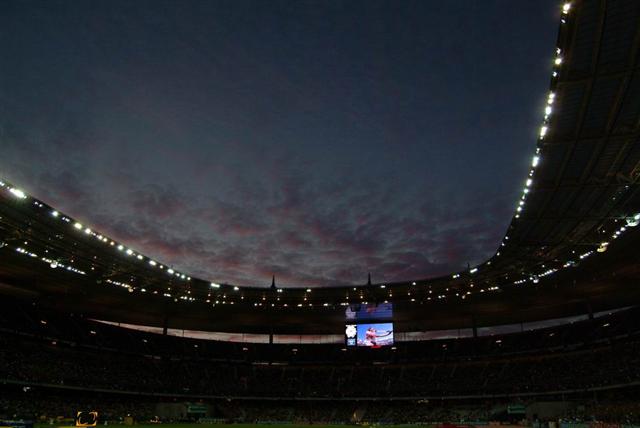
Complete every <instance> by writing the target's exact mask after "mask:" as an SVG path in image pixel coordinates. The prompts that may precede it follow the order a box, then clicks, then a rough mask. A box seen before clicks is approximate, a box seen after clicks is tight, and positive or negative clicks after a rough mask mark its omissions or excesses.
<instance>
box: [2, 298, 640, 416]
mask: <svg viewBox="0 0 640 428" xmlns="http://www.w3.org/2000/svg"><path fill="white" fill-rule="evenodd" d="M638 320H640V312H639V311H638V310H635V309H632V310H629V311H625V312H624V313H618V314H614V315H611V316H608V317H605V318H602V319H592V320H587V321H583V322H580V323H576V324H572V325H566V326H560V327H555V328H552V329H547V330H541V331H535V332H523V333H518V334H512V335H505V336H495V337H483V338H471V339H457V340H453V339H452V340H434V341H429V343H401V344H397V346H396V350H393V349H391V348H388V349H386V350H356V351H351V350H349V351H344V350H343V347H342V346H340V345H306V346H291V345H257V344H233V343H220V342H211V341H204V340H195V339H185V338H177V337H167V336H162V335H157V334H151V333H144V332H139V331H133V330H128V329H123V328H120V327H116V326H111V325H105V324H100V323H96V322H93V321H90V320H85V319H83V318H82V317H78V316H74V315H72V314H50V313H47V314H44V313H40V312H39V311H37V309H33V310H23V308H20V310H19V311H16V312H15V313H11V312H10V311H5V312H2V313H0V384H2V383H4V384H5V385H20V386H21V387H25V388H27V389H28V388H30V387H34V388H48V389H51V390H55V391H58V392H60V391H77V390H78V389H80V390H82V391H85V392H86V393H87V394H88V396H89V397H90V396H91V394H94V393H96V392H99V391H101V393H115V392H118V393H122V392H126V393H135V394H136V395H138V396H148V397H150V396H153V397H156V398H154V399H155V400H157V399H170V398H172V397H173V398H174V399H175V398H176V397H178V398H180V399H199V400H200V399H204V400H223V401H216V403H218V404H216V406H217V407H216V408H217V409H218V412H219V413H220V415H222V416H223V417H224V418H225V419H228V420H237V421H260V420H263V419H264V420H271V421H272V420H282V421H299V422H311V421H315V422H318V421H321V422H330V421H334V422H335V421H343V422H344V421H349V420H351V419H353V418H354V417H357V418H362V420H363V421H368V422H374V421H375V422H389V423H391V422H394V423H404V422H417V421H424V422H426V421H429V420H433V419H436V420H465V419H466V420H471V419H474V418H477V419H480V420H486V419H488V418H489V417H490V413H491V412H490V408H489V407H487V406H484V407H483V406H477V405H474V406H473V407H472V408H471V409H470V410H468V411H467V410H465V411H462V410H461V409H460V408H455V409H454V408H452V407H450V406H439V407H434V406H431V405H417V404H416V403H421V402H420V401H418V400H419V399H431V400H433V399H439V398H448V399H451V398H457V399H461V398H469V397H474V398H475V399H478V400H483V399H486V398H487V397H494V398H495V397H496V396H497V397H501V398H505V397H507V398H508V397H514V396H520V397H535V396H537V395H539V394H556V395H557V394H564V395H566V394H569V395H570V394H574V393H580V391H594V393H595V391H602V390H603V389H604V390H608V389H616V388H623V387H630V386H633V385H635V384H638V383H640V334H639V333H640V327H638V325H639V324H638ZM294 349H295V351H294ZM378 351H380V352H378ZM287 355H288V356H289V357H287ZM109 391H110V392H109ZM157 397H159V398H157ZM0 398H1V399H2V400H3V401H0V416H2V415H4V416H5V417H7V416H13V415H18V414H21V415H24V414H27V415H35V414H38V413H39V414H40V416H41V415H42V414H43V412H44V413H46V414H53V413H56V412H58V413H60V412H62V413H65V414H68V413H69V412H70V411H71V410H76V407H77V405H73V406H72V405H67V407H63V406H62V405H61V403H62V401H60V402H56V401H55V400H53V401H49V402H48V403H49V405H51V406H54V407H55V409H56V411H53V408H49V407H46V406H45V407H43V406H42V405H40V404H39V403H38V400H33V399H24V397H23V398H22V399H20V398H19V397H15V396H11V395H9V396H6V397H2V395H1V394H0ZM229 398H243V399H244V401H242V403H243V405H241V406H229V405H225V403H226V402H225V401H224V399H229ZM252 398H253V399H259V398H268V399H274V398H277V399H280V400H289V402H290V404H288V405H286V406H283V405H280V404H279V405H272V404H271V403H275V402H276V401H270V400H265V403H266V404H256V403H255V402H254V403H253V404H250V403H251V401H247V400H248V399H249V400H250V399H252ZM399 398H400V399H402V398H405V399H407V398H409V399H411V400H413V401H406V400H405V401H402V400H399V401H397V402H392V401H390V399H399ZM293 399H297V400H299V401H295V402H294V401H291V400H293ZM305 399H312V400H315V401H313V402H312V404H309V403H310V402H307V401H304V400H305ZM353 399H361V401H360V402H357V401H355V400H353ZM371 399H375V400H377V401H372V400H371ZM324 400H326V401H324ZM331 400H334V401H331ZM335 400H342V401H335ZM350 400H351V401H350ZM152 401H153V400H152ZM65 402H67V403H68V401H65ZM236 402H237V401H236ZM104 403H108V401H106V402H103V405H104ZM130 403H131V401H126V400H124V401H122V400H119V399H114V400H113V401H112V405H111V407H107V410H106V411H105V412H104V413H105V414H108V415H111V416H112V417H114V418H115V417H116V416H117V415H124V414H127V413H129V414H136V416H140V417H144V418H149V417H152V415H151V413H152V406H151V404H149V406H147V407H145V405H143V404H140V403H136V405H135V406H130ZM278 403H282V401H279V402H278ZM291 403H295V404H291ZM363 403H365V404H363ZM128 406H129V407H128ZM110 409H113V410H110ZM590 409H596V410H593V412H594V414H602V415H605V417H606V418H608V419H611V420H613V419H616V420H622V419H624V418H626V420H630V419H634V418H635V415H637V414H640V412H638V411H637V409H635V408H633V407H632V406H630V405H627V406H626V407H621V406H617V405H616V401H615V400H614V401H611V402H610V404H607V405H600V407H597V408H596V407H593V406H592V407H590ZM594 414H591V415H588V414H587V415H585V414H583V415H581V416H580V417H581V418H591V419H593V418H594V417H596V416H594Z"/></svg>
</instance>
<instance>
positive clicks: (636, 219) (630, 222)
mask: <svg viewBox="0 0 640 428" xmlns="http://www.w3.org/2000/svg"><path fill="white" fill-rule="evenodd" d="M570 9H571V3H565V4H564V5H563V6H562V18H561V23H562V24H565V23H566V22H567V20H566V18H567V16H568V14H569V11H570ZM562 62H563V56H562V50H561V48H559V47H558V48H556V51H555V58H554V68H553V72H552V78H553V79H555V78H557V77H558V75H559V69H560V66H561V65H562ZM555 97H556V94H555V92H553V91H551V92H549V94H548V96H547V102H546V104H547V105H546V106H545V109H544V117H543V122H542V126H541V127H540V132H539V138H538V147H537V148H536V152H535V155H534V156H533V158H532V161H531V169H530V170H529V175H528V177H527V180H526V181H525V187H524V189H523V191H522V195H521V197H520V200H519V201H518V205H517V207H516V211H515V215H514V218H515V219H519V218H520V215H521V214H522V211H523V210H524V207H525V204H526V199H527V195H528V194H529V192H530V189H531V186H532V185H533V180H534V173H535V170H536V168H537V167H538V166H539V165H540V162H541V161H542V155H541V148H540V144H541V143H542V141H543V140H544V138H545V136H546V135H547V133H548V131H549V122H550V117H551V114H552V112H553V104H554V101H555ZM0 187H3V188H6V189H7V190H8V191H9V192H10V193H11V194H12V195H13V196H15V197H16V198H18V199H27V195H26V194H25V193H24V192H23V191H22V190H20V189H18V188H15V187H11V186H9V185H7V184H6V183H4V182H2V181H0ZM34 205H36V206H38V207H40V208H43V207H44V204H42V203H41V202H39V201H37V200H35V201H34ZM51 215H52V216H53V217H54V218H59V219H60V220H61V221H64V222H66V223H73V227H74V228H75V229H76V230H78V231H83V232H84V233H85V234H87V235H89V236H92V237H94V238H96V239H97V240H98V241H100V242H103V243H104V244H106V245H109V246H111V247H115V248H116V249H117V250H118V251H119V252H122V253H124V254H126V255H127V256H131V257H134V258H136V259H137V260H140V261H145V260H146V261H147V263H148V265H149V266H151V267H153V268H157V269H160V270H164V271H166V272H167V274H168V275H171V276H172V277H175V278H178V279H181V280H185V281H191V277H189V276H187V275H185V274H183V273H180V272H176V271H175V270H174V269H173V268H170V267H166V266H164V265H162V264H161V263H159V262H157V261H155V260H153V259H151V258H147V257H145V256H143V255H142V254H139V253H136V252H134V251H133V250H132V249H130V248H126V247H125V246H124V245H122V244H119V243H117V242H116V241H114V240H111V239H109V238H107V237H106V236H104V235H101V234H98V233H96V232H94V231H93V230H91V229H90V228H88V227H85V226H83V225H82V224H81V223H80V222H74V221H73V220H72V219H71V218H69V217H67V216H64V215H62V214H61V213H59V212H58V211H55V210H54V211H52V212H51ZM638 223H640V214H636V215H635V216H633V217H629V218H627V219H626V225H625V226H622V227H620V228H619V229H617V230H616V231H615V232H614V233H613V234H612V236H611V237H612V239H617V238H618V237H619V236H620V235H621V234H622V233H623V232H625V231H626V230H627V228H628V227H635V226H637V225H638ZM508 240H509V236H508V235H505V237H504V240H503V241H502V243H501V244H500V247H504V246H506V245H507V241H508ZM608 245H609V243H608V242H602V243H601V244H600V246H599V247H598V248H597V249H596V250H595V251H588V252H586V253H583V254H581V255H580V256H579V259H580V260H583V259H585V258H587V257H589V256H591V255H593V254H594V253H595V252H604V251H606V250H607V248H608ZM17 252H18V253H20V254H24V255H27V256H29V257H32V258H39V259H41V260H42V261H43V262H45V263H48V264H49V265H50V267H51V268H57V267H61V268H63V269H66V270H67V271H70V272H74V273H77V274H81V275H86V273H85V272H84V271H82V270H79V269H76V268H74V267H72V266H69V265H67V266H65V265H63V264H62V263H60V262H59V261H56V260H53V259H50V258H47V257H39V256H38V255H36V254H35V253H32V252H30V251H28V250H25V249H24V248H22V247H18V248H17ZM574 253H575V252H574ZM495 256H496V257H498V256H500V251H497V252H496V254H495ZM486 264H487V265H489V264H491V261H488V262H486ZM480 266H481V265H480ZM480 266H476V267H474V268H471V269H469V271H468V273H469V274H470V275H473V274H475V273H477V272H478V270H479V268H480ZM572 266H575V262H574V261H567V262H566V263H564V264H563V265H562V268H569V267H572ZM542 267H543V268H544V265H543V266H542ZM559 270H560V268H550V269H546V270H545V271H543V272H541V273H539V274H536V275H530V276H528V277H525V278H522V279H519V280H517V281H514V282H513V284H515V285H520V284H524V283H527V282H531V283H534V284H537V283H538V282H539V279H540V278H543V277H546V276H549V275H552V274H554V273H556V272H558V271H559ZM460 277H461V274H460V273H456V274H453V275H452V278H453V279H458V278H460ZM106 282H107V283H109V284H112V285H116V286H120V287H123V288H126V289H127V290H128V291H129V292H133V291H134V290H135V289H136V288H135V287H134V286H132V285H131V284H128V283H123V282H119V281H114V280H110V279H107V280H106ZM412 285H413V286H416V285H417V284H416V283H415V282H413V283H412ZM210 287H211V288H212V289H220V288H221V285H220V284H218V283H215V282H211V283H210ZM469 287H470V288H473V287H474V284H473V282H471V283H470V284H469ZM380 288H382V289H384V288H386V285H380ZM499 289H500V288H499V287H497V286H491V287H487V288H482V289H480V290H479V292H480V293H485V292H488V291H498V290H499ZM140 291H141V292H146V291H147V290H146V289H145V288H140ZM170 291H171V287H167V292H165V293H163V296H164V297H174V299H175V300H176V301H178V299H179V300H182V301H189V302H193V301H196V300H198V299H196V298H195V297H192V296H190V295H189V294H191V291H190V290H187V295H181V296H173V295H172V293H170ZM233 291H235V292H238V291H240V288H239V287H237V286H234V287H233ZM276 291H277V293H282V292H283V290H282V289H281V288H278V289H276ZM353 291H355V292H356V293H357V294H358V297H359V300H360V301H359V302H357V303H367V302H366V301H365V296H364V294H363V290H360V292H359V293H358V289H357V288H354V289H353ZM446 291H447V292H449V288H447V289H446ZM309 293H311V289H307V290H306V293H305V295H304V298H303V302H302V303H298V304H297V305H291V306H292V307H294V306H295V307H305V306H314V305H313V303H307V302H308V299H307V296H308V294H309ZM153 294H159V292H158V291H157V290H156V291H154V292H153ZM471 294H472V292H471V291H466V292H456V293H455V296H456V297H460V298H462V299H465V298H466V297H467V296H469V295H471ZM407 296H408V297H410V296H411V291H408V292H407ZM388 297H389V299H391V298H392V297H393V291H392V290H389V293H388ZM447 297H448V296H447V295H446V294H438V295H433V291H432V290H431V289H430V287H429V290H428V295H427V296H426V299H427V301H430V300H432V299H434V300H442V299H446V298H447ZM240 300H244V296H241V297H240ZM266 300H267V298H266V293H265V294H264V295H263V297H262V301H259V302H255V303H254V306H256V307H258V306H268V303H267V302H266ZM356 300H358V299H357V298H356ZM410 300H411V301H412V302H415V301H416V298H415V297H411V298H410ZM276 301H277V302H279V301H280V297H279V296H278V297H277V298H276ZM205 302H206V303H209V304H212V305H213V306H215V305H217V304H227V303H229V304H231V305H233V304H234V303H235V302H234V301H233V300H231V299H227V295H226V294H223V296H222V298H220V296H219V295H218V296H217V297H213V298H212V296H211V293H208V295H207V299H206V300H205ZM385 302H388V301H385ZM350 303H354V301H353V300H351V302H350V296H349V294H348V293H347V295H346V297H345V301H343V302H341V303H339V305H341V306H347V305H349V304H350ZM275 305H276V303H275V302H272V303H271V306H275ZM278 305H280V304H279V303H278ZM282 306H283V307H288V304H287V303H283V304H282ZM321 306H325V307H326V306H330V304H329V303H324V304H322V305H321Z"/></svg>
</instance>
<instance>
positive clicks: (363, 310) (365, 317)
mask: <svg viewBox="0 0 640 428" xmlns="http://www.w3.org/2000/svg"><path fill="white" fill-rule="evenodd" d="M345 317H346V318H347V320H348V321H355V322H359V321H377V320H383V319H391V318H392V317H393V304H392V303H379V304H374V303H357V304H351V305H349V306H347V309H346V310H345Z"/></svg>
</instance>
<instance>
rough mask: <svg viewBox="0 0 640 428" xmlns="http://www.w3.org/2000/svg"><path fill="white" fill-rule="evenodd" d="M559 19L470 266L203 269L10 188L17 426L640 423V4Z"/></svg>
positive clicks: (9, 280)
mask: <svg viewBox="0 0 640 428" xmlns="http://www.w3.org/2000/svg"><path fill="white" fill-rule="evenodd" d="M557 17H558V19H559V22H558V30H557V41H556V43H555V45H554V46H549V50H550V51H552V52H553V53H554V56H553V57H552V58H551V60H550V61H551V63H552V65H551V69H550V75H549V86H548V91H547V93H546V94H544V97H545V106H544V107H543V108H542V110H541V112H540V117H539V122H540V128H539V135H538V138H537V140H536V141H532V142H531V144H530V153H531V158H530V159H531V160H530V164H529V167H528V169H527V170H526V171H522V183H523V186H522V189H521V192H520V195H519V198H518V200H516V201H513V203H514V208H515V209H514V211H513V213H512V218H511V220H510V223H509V226H508V228H507V230H506V232H505V233H504V237H503V239H502V241H501V243H500V244H499V246H498V247H497V248H496V249H495V251H494V253H493V255H492V256H491V257H489V258H488V259H487V260H485V261H484V262H482V263H480V264H477V265H470V266H468V268H466V269H463V270H458V271H454V272H450V273H448V274H446V275H440V276H436V277H427V278H424V277H416V278H412V279H410V280H408V281H389V282H387V281H385V282H380V281H378V280H376V277H375V275H369V277H368V278H367V277H366V276H365V277H364V278H363V279H362V281H361V285H353V284H348V283H347V282H346V281H345V284H347V285H331V286H317V287H307V286H288V285H287V286H285V285H281V283H280V280H279V278H278V276H277V275H275V274H274V275H269V276H268V277H267V278H265V280H264V283H263V284H258V285H256V286H247V285H245V284H241V283H234V282H230V283H225V282H219V281H216V280H211V279H209V278H198V277H197V276H196V275H193V276H192V273H191V272H189V271H187V270H186V269H185V270H182V269H181V268H179V267H174V266H171V265H168V264H165V263H164V262H163V261H161V260H160V259H156V258H154V257H151V256H148V255H146V254H143V253H141V252H139V251H138V250H136V249H135V246H133V245H132V244H131V243H129V242H126V241H121V240H116V239H114V238H112V237H110V236H107V234H104V232H101V231H100V230H98V227H95V226H94V223H92V219H91V218H88V217H87V216H86V214H85V213H81V212H80V213H73V214H71V213H66V212H63V210H61V209H60V208H59V207H56V206H51V205H49V204H48V203H46V202H45V201H46V200H47V199H48V198H47V195H37V194H33V195H32V194H30V193H28V192H27V191H26V190H23V187H22V184H21V183H17V182H16V183H14V182H11V181H9V180H3V181H0V296H1V299H0V308H1V309H0V344H1V345H0V425H1V426H5V425H6V426H18V427H22V426H24V427H32V426H55V427H67V426H95V425H96V424H97V425H113V424H124V425H143V426H144V425H157V424H164V425H168V426H171V427H179V428H183V427H186V426H196V425H192V424H198V425H210V426H214V425H216V426H217V425H222V424H235V425H237V426H240V427H247V426H255V425H256V424H273V425H276V426H295V425H309V424H314V425H320V426H334V425H336V426H338V425H339V426H343V425H389V426H399V425H426V426H431V427H447V426H461V427H462V426H464V427H472V426H473V427H476V426H485V425H486V426H488V425H504V426H532V427H541V426H548V427H550V428H552V427H558V426H560V427H563V428H585V427H592V426H593V427H596V426H597V427H600V426H607V427H614V426H615V427H617V426H622V425H627V426H633V425H638V424H640V405H639V404H638V403H639V400H640V307H638V304H639V303H640V288H639V287H638V284H637V281H639V280H640V253H638V252H637V248H638V246H639V245H640V233H639V231H640V228H638V227H637V226H638V225H639V224H640V188H639V177H640V140H639V133H640V64H639V62H638V61H639V60H638V57H639V56H640V55H639V54H640V25H639V23H640V2H638V1H636V0H572V1H571V2H566V3H561V4H559V5H558V7H557ZM81 219H84V220H81ZM460 239H462V240H464V237H461V238H460Z"/></svg>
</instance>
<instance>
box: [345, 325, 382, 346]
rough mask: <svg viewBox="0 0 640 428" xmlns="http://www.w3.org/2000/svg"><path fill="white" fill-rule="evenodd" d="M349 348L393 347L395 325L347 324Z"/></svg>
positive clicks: (346, 336) (346, 338) (346, 337)
mask: <svg viewBox="0 0 640 428" xmlns="http://www.w3.org/2000/svg"><path fill="white" fill-rule="evenodd" d="M345 340H346V344H347V346H359V347H366V348H379V347H381V346H391V345H393V323H390V322H385V323H374V324H347V325H346V326H345Z"/></svg>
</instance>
